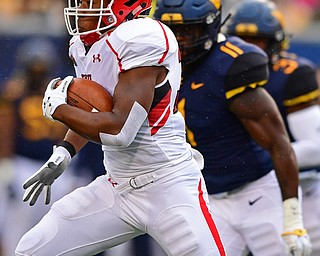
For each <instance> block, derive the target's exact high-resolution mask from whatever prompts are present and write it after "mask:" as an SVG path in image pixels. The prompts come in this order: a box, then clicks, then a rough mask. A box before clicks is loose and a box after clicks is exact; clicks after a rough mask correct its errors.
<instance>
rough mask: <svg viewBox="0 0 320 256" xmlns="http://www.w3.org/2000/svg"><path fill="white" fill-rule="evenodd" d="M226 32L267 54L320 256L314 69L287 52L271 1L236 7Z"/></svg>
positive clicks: (319, 136) (319, 117) (319, 120)
mask: <svg viewBox="0 0 320 256" xmlns="http://www.w3.org/2000/svg"><path fill="white" fill-rule="evenodd" d="M249 14H250V15H249ZM225 30H226V33H228V34H230V35H236V36H239V37H241V38H243V39H244V40H246V41H248V42H250V43H253V44H256V45H258V46H259V47H261V48H262V49H263V50H264V51H265V52H266V53H267V54H268V56H269V70H270V78H269V81H268V83H267V84H266V86H265V89H266V90H267V91H268V92H269V93H270V94H271V96H272V97H273V98H274V99H275V101H276V103H277V106H278V108H279V110H280V113H281V115H282V117H283V119H284V121H285V124H286V128H287V131H288V133H289V135H290V140H291V142H292V145H293V148H294V151H295V153H296V157H297V162H298V165H299V167H300V176H299V178H300V184H301V188H302V193H303V197H302V210H303V220H304V224H305V227H306V228H307V230H308V234H309V236H310V239H311V242H312V255H314V256H316V255H320V233H319V230H320V179H319V174H318V173H319V171H320V157H319V156H320V143H319V140H320V129H319V127H320V107H319V105H318V102H317V101H318V99H319V88H318V82H317V79H316V70H315V66H314V64H313V63H311V62H310V61H309V60H307V59H305V58H303V57H300V56H297V55H295V54H293V53H290V52H288V51H287V49H288V47H289V38H290V36H289V35H288V34H287V33H286V31H285V26H284V18H283V16H282V14H281V12H280V10H279V9H278V8H277V6H276V5H275V4H274V3H273V2H271V1H261V0H250V1H245V2H241V3H240V4H239V5H236V6H235V8H234V10H232V16H231V19H230V20H229V21H228V23H227V25H226V26H225Z"/></svg>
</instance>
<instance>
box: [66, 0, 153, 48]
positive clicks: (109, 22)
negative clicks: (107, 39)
mask: <svg viewBox="0 0 320 256" xmlns="http://www.w3.org/2000/svg"><path fill="white" fill-rule="evenodd" d="M93 2H94V0H88V4H87V6H88V8H83V7H81V5H80V4H79V0H68V7H67V8H64V18H65V23H66V27H67V30H68V32H69V34H70V35H72V36H75V35H78V36H80V37H81V39H82V41H83V43H84V44H86V45H92V44H93V43H94V42H96V41H97V40H99V38H100V36H101V34H102V33H105V32H106V31H108V30H110V29H112V28H114V27H117V26H119V25H120V24H121V23H122V22H125V21H127V20H132V19H134V18H137V17H138V16H139V15H143V14H145V15H148V12H149V10H150V9H151V2H152V0H111V1H110V2H109V1H108V0H100V7H99V8H96V7H93ZM108 2H109V3H108ZM88 16H91V17H98V18H99V19H98V22H97V26H96V28H95V29H92V30H89V31H84V32H80V31H79V25H78V19H79V17H88Z"/></svg>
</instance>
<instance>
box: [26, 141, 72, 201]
mask: <svg viewBox="0 0 320 256" xmlns="http://www.w3.org/2000/svg"><path fill="white" fill-rule="evenodd" d="M70 162H71V156H70V153H69V152H68V150H67V149H65V148H64V147H61V146H59V147H56V146H54V148H53V154H52V155H51V157H50V158H49V160H48V161H47V162H46V163H45V164H44V165H43V166H42V167H41V168H40V169H39V170H38V171H37V172H36V173H34V174H33V175H32V176H31V177H30V178H29V179H27V180H26V181H25V183H24V184H23V188H24V189H26V191H25V193H24V195H23V201H24V202H26V201H28V200H29V199H30V202H29V205H30V206H32V205H34V204H35V203H36V201H37V199H38V197H39V195H40V194H41V192H42V191H43V190H44V193H45V194H44V196H45V204H49V203H50V198H51V185H52V183H53V182H54V181H55V179H57V178H58V177H59V176H60V175H61V174H62V173H63V172H64V170H65V169H66V168H67V167H68V165H69V164H70Z"/></svg>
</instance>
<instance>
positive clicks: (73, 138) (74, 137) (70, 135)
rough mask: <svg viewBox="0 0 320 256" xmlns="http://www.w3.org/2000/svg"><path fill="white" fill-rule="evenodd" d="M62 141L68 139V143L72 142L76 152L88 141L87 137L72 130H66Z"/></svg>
mask: <svg viewBox="0 0 320 256" xmlns="http://www.w3.org/2000/svg"><path fill="white" fill-rule="evenodd" d="M64 141H68V142H69V143H70V144H72V145H73V147H74V148H75V150H76V152H79V151H80V150H81V149H82V148H83V147H84V146H85V145H86V144H87V143H88V139H86V138H84V137H82V136H81V135H79V134H77V133H75V132H74V131H72V130H68V132H67V133H66V135H65V137H64Z"/></svg>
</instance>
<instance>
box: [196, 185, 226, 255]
mask: <svg viewBox="0 0 320 256" xmlns="http://www.w3.org/2000/svg"><path fill="white" fill-rule="evenodd" d="M198 191H199V202H200V207H201V210H202V213H203V215H204V217H205V219H206V222H207V223H208V226H209V229H210V231H211V234H212V236H213V239H214V241H215V243H216V245H217V247H218V250H219V252H220V255H221V256H226V252H225V250H224V247H223V244H222V242H221V238H220V235H219V232H218V230H217V227H216V225H215V224H214V221H213V218H212V216H211V214H210V211H209V209H208V207H207V203H206V201H205V200H204V198H203V191H202V187H201V179H200V181H199V186H198Z"/></svg>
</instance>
